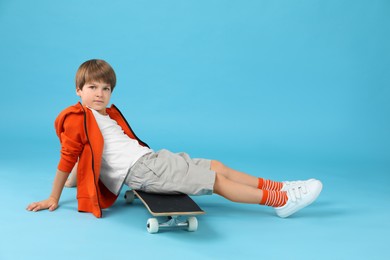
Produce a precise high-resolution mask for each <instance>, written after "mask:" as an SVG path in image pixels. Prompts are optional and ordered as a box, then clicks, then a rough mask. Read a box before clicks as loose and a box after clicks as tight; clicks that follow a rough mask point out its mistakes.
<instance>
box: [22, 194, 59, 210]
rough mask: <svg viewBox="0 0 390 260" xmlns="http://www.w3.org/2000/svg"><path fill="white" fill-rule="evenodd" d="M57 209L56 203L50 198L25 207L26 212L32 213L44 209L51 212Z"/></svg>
mask: <svg viewBox="0 0 390 260" xmlns="http://www.w3.org/2000/svg"><path fill="white" fill-rule="evenodd" d="M57 208H58V201H57V200H56V199H54V198H52V197H50V198H48V199H46V200H42V201H39V202H33V203H31V204H30V205H28V206H27V210H29V211H34V212H36V211H39V210H44V209H48V210H49V211H53V210H56V209H57Z"/></svg>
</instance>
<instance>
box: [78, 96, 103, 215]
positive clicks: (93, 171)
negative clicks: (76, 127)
mask: <svg viewBox="0 0 390 260" xmlns="http://www.w3.org/2000/svg"><path fill="white" fill-rule="evenodd" d="M80 105H81V103H80ZM81 108H82V109H83V112H84V130H85V135H86V137H87V141H88V143H89V147H90V149H91V154H92V173H93V185H94V186H95V192H96V198H97V201H98V207H99V211H100V216H102V208H101V207H100V199H99V196H98V190H97V187H96V175H95V156H94V154H93V149H92V145H91V142H90V141H89V136H88V129H87V112H85V109H84V107H83V105H81Z"/></svg>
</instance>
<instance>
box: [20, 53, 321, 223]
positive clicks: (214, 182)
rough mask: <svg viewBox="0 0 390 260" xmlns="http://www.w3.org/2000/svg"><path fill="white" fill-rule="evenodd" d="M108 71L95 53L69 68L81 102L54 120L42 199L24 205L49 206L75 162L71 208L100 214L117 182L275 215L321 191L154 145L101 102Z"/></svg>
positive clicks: (111, 79) (107, 93)
mask: <svg viewBox="0 0 390 260" xmlns="http://www.w3.org/2000/svg"><path fill="white" fill-rule="evenodd" d="M115 85H116V75H115V72H114V70H113V69H112V68H111V66H110V65H109V64H108V63H107V62H105V61H103V60H89V61H86V62H84V63H83V64H81V66H80V67H79V69H78V71H77V73H76V93H77V95H78V96H79V97H80V98H81V103H78V104H76V105H74V106H71V107H68V108H67V109H65V110H64V111H62V112H61V113H60V114H59V116H58V117H57V119H56V121H55V128H56V132H57V135H58V137H59V139H60V142H61V156H60V161H59V164H58V169H57V172H56V176H55V179H54V183H53V188H52V192H51V195H50V196H49V198H48V199H46V200H43V201H40V202H34V203H31V204H30V205H29V206H28V207H27V210H29V211H39V210H43V209H48V210H50V211H53V210H55V209H56V208H57V207H58V202H59V199H60V196H61V192H62V190H63V187H64V185H65V182H66V181H67V178H68V176H69V173H70V172H71V171H72V169H73V168H74V166H75V165H76V163H78V165H77V200H78V210H79V211H81V212H90V213H92V214H94V215H95V216H96V217H98V218H100V217H102V209H104V208H108V207H110V206H111V205H112V204H113V203H114V202H115V200H116V199H117V197H118V194H119V192H120V189H121V187H122V185H123V184H126V185H128V186H129V187H130V188H132V189H140V190H144V191H146V192H155V193H186V194H189V195H205V194H212V193H216V194H218V195H221V196H223V197H225V198H226V199H228V200H231V201H233V202H240V203H251V204H261V205H268V206H271V207H274V208H275V211H276V214H277V215H278V216H280V217H288V216H290V215H291V214H293V213H295V212H297V211H298V210H300V209H302V208H304V207H306V206H308V205H309V204H311V203H312V202H314V201H315V199H316V198H317V197H318V195H319V194H320V192H321V190H322V184H321V182H320V181H318V180H315V179H310V180H307V181H295V182H275V181H271V180H265V179H263V178H258V177H254V176H251V175H248V174H246V173H242V172H239V171H236V170H233V169H230V168H228V167H227V166H225V165H224V164H222V163H221V162H219V161H216V160H206V159H191V158H190V157H189V156H188V155H187V154H185V153H180V154H174V153H171V152H169V151H167V150H161V151H158V152H154V151H153V150H152V149H150V148H149V146H148V145H147V144H146V143H144V142H143V141H141V140H140V139H139V138H138V137H137V136H136V135H135V133H134V132H133V130H132V129H131V127H130V125H129V124H128V123H127V121H126V119H125V118H124V117H123V115H122V114H121V112H120V111H119V110H118V109H117V108H116V107H115V106H114V105H111V107H109V108H108V107H107V105H108V104H109V102H110V98H111V94H112V91H113V90H114V88H115Z"/></svg>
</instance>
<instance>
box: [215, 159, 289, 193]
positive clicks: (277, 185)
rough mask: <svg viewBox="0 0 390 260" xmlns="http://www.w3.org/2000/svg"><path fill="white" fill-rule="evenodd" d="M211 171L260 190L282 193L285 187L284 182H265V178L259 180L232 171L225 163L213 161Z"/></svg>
mask: <svg viewBox="0 0 390 260" xmlns="http://www.w3.org/2000/svg"><path fill="white" fill-rule="evenodd" d="M211 170H212V171H214V172H218V173H220V174H222V175H223V176H225V177H226V178H228V179H229V180H231V181H234V182H237V183H241V184H244V185H247V186H251V187H254V188H258V189H266V190H277V191H280V190H281V189H282V187H283V183H282V182H276V181H271V180H265V179H263V178H258V177H255V176H252V175H249V174H247V173H243V172H240V171H237V170H234V169H231V168H229V167H227V166H226V165H224V164H223V163H221V162H219V161H216V160H212V161H211Z"/></svg>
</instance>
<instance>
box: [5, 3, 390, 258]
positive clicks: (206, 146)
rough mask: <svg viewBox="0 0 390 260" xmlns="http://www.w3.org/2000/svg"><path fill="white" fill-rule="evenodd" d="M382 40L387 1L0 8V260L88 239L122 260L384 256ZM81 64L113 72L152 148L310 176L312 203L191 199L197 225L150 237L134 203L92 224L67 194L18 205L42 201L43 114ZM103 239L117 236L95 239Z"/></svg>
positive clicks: (387, 94) (62, 101)
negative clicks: (34, 206)
mask: <svg viewBox="0 0 390 260" xmlns="http://www.w3.org/2000/svg"><path fill="white" fill-rule="evenodd" d="M389 46H390V2H389V1H386V0H371V1H340V0H337V1H336V0H330V1H320V0H313V1H306V0H299V1H287V0H280V1H265V0H259V1H222V0H210V1H179V0H177V1H173V0H166V1H140V0H139V1H124V0H117V1H101V0H100V1H75V0H71V1H44V0H37V1H18V0H14V1H10V0H1V1H0V73H1V81H0V82H1V83H2V86H3V87H2V95H1V97H2V103H3V104H2V107H3V110H2V112H1V113H0V119H1V130H0V141H1V149H0V163H1V166H0V174H1V181H0V183H1V184H0V196H1V201H2V202H3V210H2V213H1V214H0V219H1V224H0V226H1V229H3V230H5V232H1V237H0V238H1V241H0V242H1V243H0V259H25V257H26V255H29V252H30V251H35V257H38V254H39V253H37V251H38V252H40V251H44V252H46V253H47V254H52V253H54V252H55V251H58V250H60V249H63V247H64V246H65V244H66V247H70V248H72V247H73V246H75V245H74V244H77V246H75V247H76V249H75V250H74V251H73V250H71V249H70V248H68V249H65V253H67V252H68V251H67V250H69V252H68V253H69V254H71V255H72V256H73V255H79V256H83V257H84V259H87V258H88V257H87V256H91V255H88V254H92V255H93V254H94V253H96V254H97V251H96V252H94V251H93V250H92V248H95V246H96V250H98V248H102V247H108V248H110V249H108V250H107V251H110V250H115V252H116V254H117V255H116V256H117V257H124V256H128V255H131V256H134V255H138V256H139V255H144V256H148V255H150V254H151V253H152V251H153V250H150V248H153V247H156V245H159V246H158V247H161V248H160V254H161V257H164V256H168V255H170V256H171V257H174V258H175V257H181V258H183V253H184V252H185V254H186V255H187V256H188V257H187V256H186V257H187V258H191V257H193V258H199V257H204V258H213V259H218V258H220V257H221V258H222V257H223V258H229V257H233V256H237V257H243V259H245V258H253V257H257V258H259V257H265V256H266V257H271V256H275V257H276V258H278V257H277V256H279V257H289V258H290V259H297V258H298V257H299V256H302V253H304V252H305V250H308V251H309V252H310V254H316V253H319V252H320V253H321V255H316V256H314V257H311V255H310V254H309V255H310V257H308V259H320V258H321V257H324V259H328V258H329V257H330V256H332V257H333V258H336V259H346V258H348V257H351V258H354V259H357V258H359V257H366V256H372V255H373V254H374V255H375V257H376V258H377V259H379V258H381V257H383V258H385V256H387V257H388V256H389V253H388V251H387V250H386V242H385V240H386V239H387V235H388V233H389V231H390V228H389V224H388V219H389V217H390V213H389V209H388V208H389V199H390V194H389V193H390V192H389V188H388V185H387V184H386V183H389V181H390V177H389V174H390V148H389V147H390V137H389V132H390V120H389V119H390V117H389V116H390V102H389V100H390V73H389V68H390V47H389ZM91 58H101V59H105V60H107V61H108V62H109V63H110V64H111V65H112V66H113V68H114V69H115V71H116V73H117V78H118V83H117V87H116V89H115V91H114V93H113V97H112V103H114V104H116V105H117V106H118V107H119V108H120V109H121V110H122V112H123V114H125V116H126V117H127V119H128V121H129V122H130V123H131V124H132V127H133V129H134V130H135V132H136V133H137V135H138V136H139V137H140V138H141V139H143V140H144V141H146V142H147V143H148V144H149V145H150V146H152V147H153V148H154V149H156V150H157V149H161V148H168V149H171V150H172V151H175V152H179V151H186V152H188V153H190V154H191V155H193V156H194V157H206V158H215V159H219V160H221V161H223V162H225V163H226V164H228V165H230V166H232V167H235V168H239V169H241V170H243V171H247V172H250V173H252V174H255V175H259V176H264V177H267V178H274V179H279V180H285V179H299V178H310V177H315V178H319V179H321V180H322V181H323V182H324V192H323V194H322V195H321V197H320V199H319V201H318V203H317V204H315V205H313V206H312V208H311V209H309V208H308V209H307V213H306V214H305V213H304V211H302V215H299V214H297V217H296V218H292V219H291V220H280V219H277V218H276V217H274V216H273V214H272V213H271V211H270V209H268V208H264V207H263V208H259V209H258V208H256V207H254V206H246V205H233V204H231V203H229V202H226V201H224V200H222V199H220V198H217V197H216V196H212V197H202V198H198V199H197V201H198V203H199V204H200V205H201V206H202V207H203V208H205V210H206V211H207V212H208V214H207V215H205V216H203V217H202V218H201V219H200V230H199V231H198V232H196V233H180V232H179V233H176V232H173V233H163V234H159V235H158V236H153V237H151V236H149V235H148V234H145V231H144V229H143V228H144V227H143V226H142V225H143V224H142V225H140V224H139V223H143V221H144V220H145V219H146V218H147V216H148V214H147V213H146V212H145V211H144V209H143V208H142V206H141V205H138V206H136V209H131V208H130V207H124V206H123V201H120V202H118V203H117V204H116V206H115V207H114V208H115V210H116V211H115V212H118V213H109V214H108V216H107V217H106V218H104V219H103V220H95V219H94V218H93V217H91V216H89V215H86V214H80V213H77V212H76V203H75V201H74V193H75V191H74V190H73V189H70V190H69V189H66V190H65V191H64V195H63V201H64V204H63V206H62V207H60V208H59V209H58V210H57V211H56V212H55V213H48V212H40V213H39V214H35V215H34V214H32V213H29V212H25V211H24V207H25V206H26V205H27V204H28V203H29V202H31V201H33V200H39V199H43V198H45V197H46V196H48V194H49V192H50V188H51V187H50V185H51V182H52V179H53V176H54V172H55V168H56V164H57V160H58V148H59V144H58V140H57V138H56V136H55V133H54V128H53V121H54V119H55V117H56V115H57V114H58V113H59V112H60V111H61V110H62V109H63V108H65V107H66V106H69V105H71V104H74V103H76V102H77V101H78V99H77V96H76V95H75V87H74V75H75V72H76V70H77V68H78V66H79V65H80V64H81V63H82V62H84V61H85V60H87V59H91ZM4 203H5V205H4ZM316 205H317V206H316ZM265 212H267V213H269V214H266V215H264V213H265ZM311 213H312V214H311ZM111 214H114V215H111ZM299 216H301V217H299ZM127 219H128V221H127ZM134 219H137V220H136V221H135V222H133V221H134ZM130 220H131V221H130ZM68 221H70V222H68ZM294 221H295V222H294ZM248 223H250V224H249V225H248ZM368 223H373V225H374V226H372V225H371V224H368ZM141 226H142V227H141ZM268 229H269V230H268ZM80 230H85V233H82V235H80V233H79V232H80ZM51 231H52V232H51ZM81 232H84V231H81ZM335 232H338V233H336V234H335ZM102 233H103V234H107V236H108V237H110V239H112V238H119V239H117V240H116V241H115V242H111V241H110V242H107V241H106V240H105V239H106V235H104V236H103V237H102V236H98V237H99V238H100V239H96V237H97V235H98V234H102ZM26 234H28V235H26ZM258 234H259V237H258V236H257V235H258ZM384 235H386V237H382V236H384ZM20 236H24V237H26V238H25V239H23V240H22V241H20V240H21V238H20ZM280 236H288V237H289V238H291V239H293V238H294V237H296V238H297V240H296V241H293V242H291V241H290V240H291V239H287V238H280ZM335 236H336V238H335ZM57 237H58V239H59V241H58V242H57V240H56V239H57ZM381 238H382V239H381ZM280 239H282V242H283V246H281V245H280V242H281V241H280ZM284 239H285V241H284ZM334 239H336V240H334ZM337 239H339V240H337ZM383 239H385V240H383ZM74 240H75V241H74ZM293 240H294V239H293ZM38 241H41V242H38ZM72 241H74V244H72ZM88 241H93V242H91V244H88V245H90V246H87V247H86V248H87V249H88V250H86V248H82V247H81V246H80V244H83V243H88ZM151 241H153V242H151ZM289 243H290V244H289ZM291 243H292V244H291ZM44 244H45V245H46V248H45V246H44ZM60 244H62V245H60ZM134 244H136V245H137V246H136V248H134V247H133V245H134ZM19 247H21V248H23V249H26V250H18V248H19ZM37 247H40V248H39V249H37ZM47 247H48V248H49V249H48V248H47ZM197 247H199V249H200V250H198V249H196V248H197ZM166 248H170V249H169V250H166ZM178 248H180V249H178ZM129 250H131V252H129ZM91 251H93V252H94V253H93V252H92V253H91ZM206 251H207V252H209V253H206ZM87 252H89V253H87ZM153 252H154V251H153ZM336 252H337V253H336ZM289 254H290V255H289ZM97 255H99V254H97ZM65 256H66V254H65ZM65 256H64V257H65ZM68 256H69V255H68ZM337 256H339V258H338V257H337ZM29 257H34V255H33V256H31V255H29ZM85 257H87V258H85ZM375 257H374V258H375ZM272 258H273V257H271V259H272ZM304 258H305V257H304ZM30 259H32V258H30Z"/></svg>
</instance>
